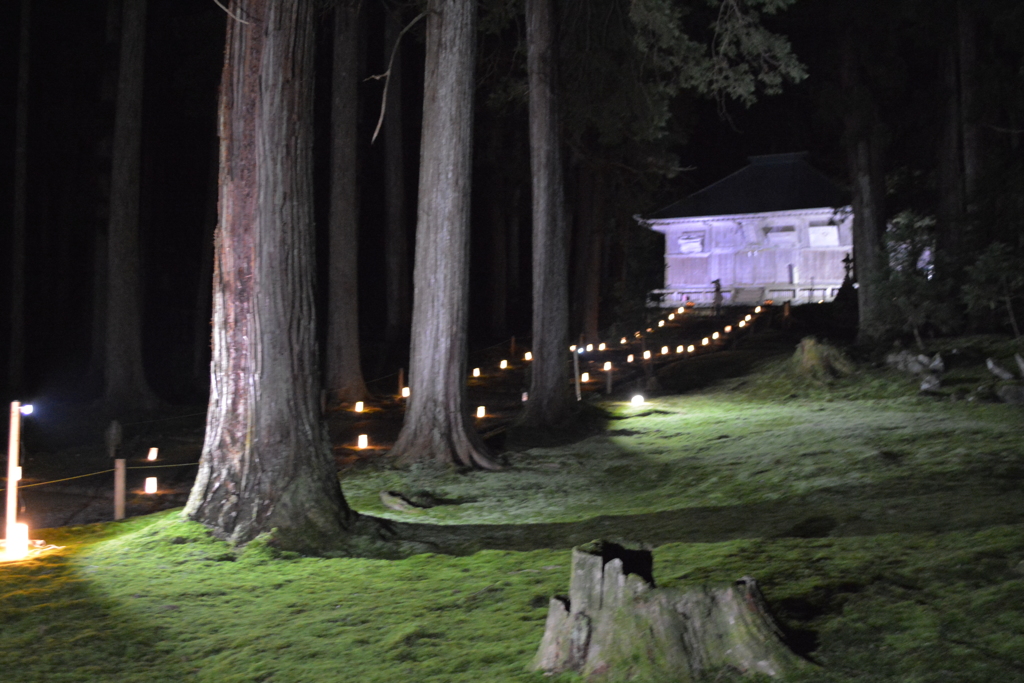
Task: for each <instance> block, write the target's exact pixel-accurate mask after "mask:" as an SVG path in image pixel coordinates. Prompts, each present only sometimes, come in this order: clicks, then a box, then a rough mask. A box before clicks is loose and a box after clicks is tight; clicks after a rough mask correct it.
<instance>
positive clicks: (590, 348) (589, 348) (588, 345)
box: [587, 344, 594, 353]
mask: <svg viewBox="0 0 1024 683" xmlns="http://www.w3.org/2000/svg"><path fill="white" fill-rule="evenodd" d="M593 350H594V345H593V344H587V353H590V352H591V351H593Z"/></svg>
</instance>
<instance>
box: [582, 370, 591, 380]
mask: <svg viewBox="0 0 1024 683" xmlns="http://www.w3.org/2000/svg"><path fill="white" fill-rule="evenodd" d="M580 381H581V382H589V381H590V373H589V372H584V373H583V374H581V375H580Z"/></svg>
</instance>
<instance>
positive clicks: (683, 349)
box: [676, 345, 686, 353]
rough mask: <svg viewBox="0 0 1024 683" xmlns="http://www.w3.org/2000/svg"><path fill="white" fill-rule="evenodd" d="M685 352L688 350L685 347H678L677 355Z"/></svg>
mask: <svg viewBox="0 0 1024 683" xmlns="http://www.w3.org/2000/svg"><path fill="white" fill-rule="evenodd" d="M685 350H686V347H685V346H682V345H679V346H677V347H676V353H682V352H683V351H685Z"/></svg>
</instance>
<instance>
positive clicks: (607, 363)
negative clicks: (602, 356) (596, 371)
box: [604, 360, 612, 372]
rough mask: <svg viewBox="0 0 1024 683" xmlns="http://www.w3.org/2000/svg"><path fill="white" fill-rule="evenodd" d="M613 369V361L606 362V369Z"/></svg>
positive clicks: (606, 370)
mask: <svg viewBox="0 0 1024 683" xmlns="http://www.w3.org/2000/svg"><path fill="white" fill-rule="evenodd" d="M611 369H612V362H611V361H610V360H608V361H605V362H604V371H605V372H608V371H609V370H611Z"/></svg>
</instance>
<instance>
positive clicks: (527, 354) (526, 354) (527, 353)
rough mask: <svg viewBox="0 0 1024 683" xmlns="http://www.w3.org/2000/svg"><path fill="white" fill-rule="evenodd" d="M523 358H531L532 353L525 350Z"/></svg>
mask: <svg viewBox="0 0 1024 683" xmlns="http://www.w3.org/2000/svg"><path fill="white" fill-rule="evenodd" d="M523 360H533V354H532V353H530V352H529V351H527V352H526V353H525V354H523Z"/></svg>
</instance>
